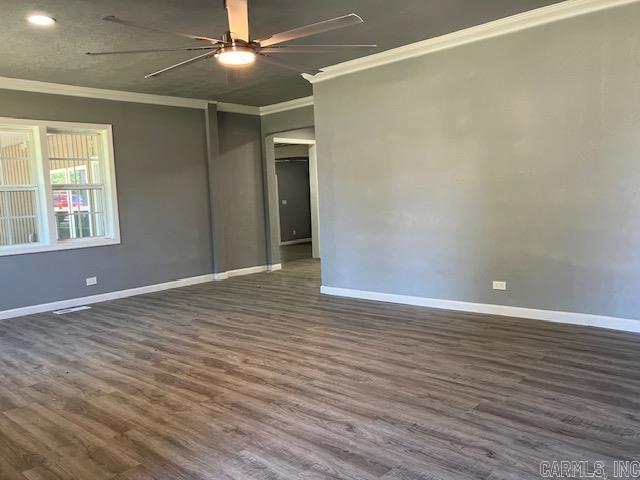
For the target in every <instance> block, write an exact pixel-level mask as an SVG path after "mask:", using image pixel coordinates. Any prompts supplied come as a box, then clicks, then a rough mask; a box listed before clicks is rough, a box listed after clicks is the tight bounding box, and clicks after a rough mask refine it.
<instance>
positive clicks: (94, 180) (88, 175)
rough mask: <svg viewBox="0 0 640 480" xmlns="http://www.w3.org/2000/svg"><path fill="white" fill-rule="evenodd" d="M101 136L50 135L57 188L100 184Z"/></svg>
mask: <svg viewBox="0 0 640 480" xmlns="http://www.w3.org/2000/svg"><path fill="white" fill-rule="evenodd" d="M99 140H100V136H99V135H98V134H96V133H82V132H73V133H57V132H51V131H49V133H47V141H48V146H49V160H50V165H49V167H50V172H51V183H52V184H53V185H65V184H66V185H94V184H100V183H101V182H102V178H101V175H100V170H101V169H100V149H99V144H100V143H99Z"/></svg>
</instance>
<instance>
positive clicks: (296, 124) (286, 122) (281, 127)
mask: <svg viewBox="0 0 640 480" xmlns="http://www.w3.org/2000/svg"><path fill="white" fill-rule="evenodd" d="M313 124H314V118H313V106H309V107H301V108H296V109H293V110H287V111H284V112H278V113H272V114H270V115H264V116H262V117H261V127H262V135H263V136H265V137H266V136H267V135H269V134H271V133H277V132H284V131H287V130H296V129H298V128H306V127H313Z"/></svg>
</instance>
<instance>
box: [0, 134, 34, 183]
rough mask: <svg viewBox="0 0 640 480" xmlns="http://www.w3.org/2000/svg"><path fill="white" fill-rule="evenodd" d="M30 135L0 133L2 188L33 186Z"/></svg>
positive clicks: (0, 179) (0, 178)
mask: <svg viewBox="0 0 640 480" xmlns="http://www.w3.org/2000/svg"><path fill="white" fill-rule="evenodd" d="M30 138H31V136H30V133H29V132H20V131H0V186H8V185H32V184H33V179H32V172H31V154H30Z"/></svg>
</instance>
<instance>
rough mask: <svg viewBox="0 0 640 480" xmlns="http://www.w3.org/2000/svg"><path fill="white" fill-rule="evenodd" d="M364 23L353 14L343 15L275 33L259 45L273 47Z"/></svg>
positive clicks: (260, 41)
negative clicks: (277, 44)
mask: <svg viewBox="0 0 640 480" xmlns="http://www.w3.org/2000/svg"><path fill="white" fill-rule="evenodd" d="M362 22H364V20H362V18H360V17H359V16H358V15H356V14H355V13H350V14H349V15H344V16H342V17H338V18H333V19H331V20H325V21H323V22H318V23H312V24H311V25H305V26H304V27H298V28H294V29H293V30H288V31H286V32H282V33H276V34H275V35H271V36H270V37H269V38H265V39H264V40H259V43H260V45H261V46H263V47H268V46H270V45H275V44H276V43H282V42H288V41H289V40H295V39H296V38H302V37H309V36H311V35H316V34H318V33H323V32H329V31H331V30H336V29H338V28H344V27H350V26H351V25H357V24H359V23H362Z"/></svg>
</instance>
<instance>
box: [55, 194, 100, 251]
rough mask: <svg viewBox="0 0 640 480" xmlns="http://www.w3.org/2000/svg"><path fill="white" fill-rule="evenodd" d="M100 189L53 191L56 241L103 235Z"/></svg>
mask: <svg viewBox="0 0 640 480" xmlns="http://www.w3.org/2000/svg"><path fill="white" fill-rule="evenodd" d="M103 196H104V192H103V190H102V188H95V189H88V188H84V189H73V190H59V189H55V190H54V191H53V209H54V212H55V216H56V231H57V237H58V240H69V239H73V238H89V237H100V236H104V235H105V225H104V210H103V205H104V200H103Z"/></svg>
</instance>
